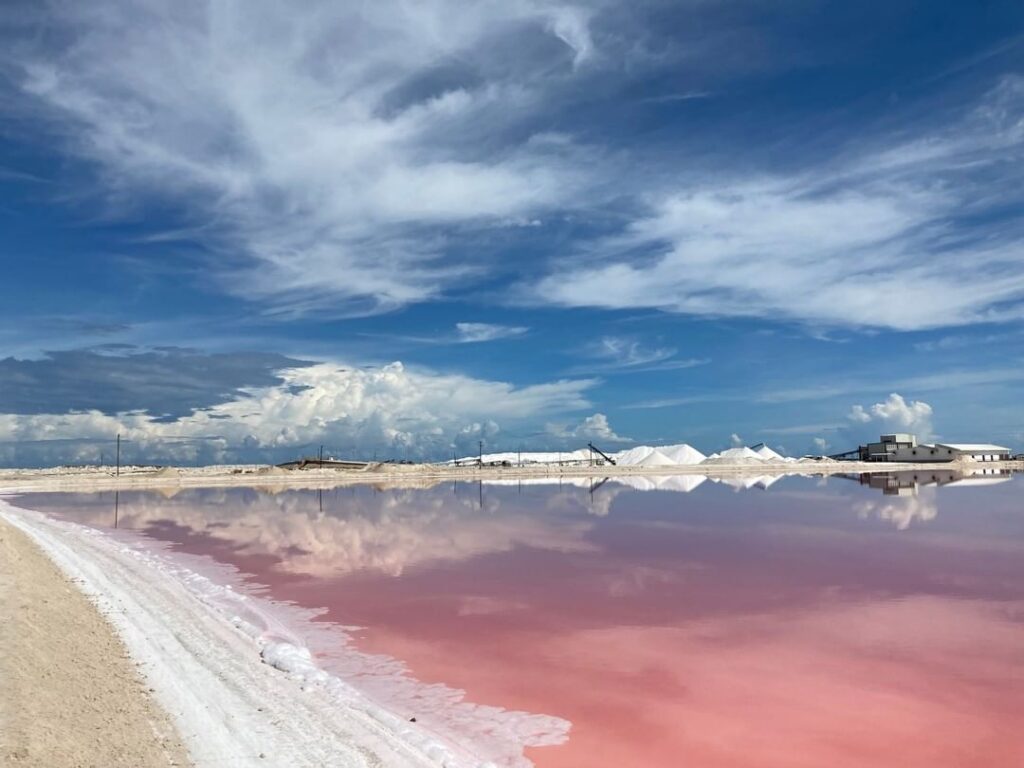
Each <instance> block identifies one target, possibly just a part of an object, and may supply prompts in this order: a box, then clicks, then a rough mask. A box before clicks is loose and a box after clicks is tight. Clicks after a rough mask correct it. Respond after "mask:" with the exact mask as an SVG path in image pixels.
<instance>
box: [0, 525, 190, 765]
mask: <svg viewBox="0 0 1024 768" xmlns="http://www.w3.org/2000/svg"><path fill="white" fill-rule="evenodd" d="M0 617H2V620H0V763H2V764H3V765H6V766H11V768H29V767H30V766H31V767H32V768H117V767H120V766H123V767H124V768H165V766H187V765H190V762H189V759H188V757H187V754H186V752H185V750H184V748H183V747H182V745H181V742H180V741H179V739H178V737H177V735H176V733H175V731H174V728H173V726H172V724H171V721H170V719H169V718H168V716H167V715H166V714H165V713H164V712H163V711H162V710H161V709H160V707H159V706H157V705H156V703H155V702H154V700H153V698H152V696H151V694H150V692H149V689H148V687H147V686H146V684H145V683H144V682H143V680H142V678H141V676H140V675H139V673H138V671H137V669H136V667H135V664H134V663H133V662H132V660H131V659H130V658H129V657H128V652H127V651H126V649H125V647H124V645H123V644H122V643H121V641H120V640H119V639H118V638H117V636H116V635H115V634H114V632H113V629H112V628H111V626H110V625H109V624H108V623H107V621H106V620H105V619H104V618H103V616H101V615H100V612H99V611H98V610H97V608H96V607H95V606H94V605H93V604H92V603H91V602H89V600H88V599H87V598H86V597H85V595H84V594H82V592H81V591H79V589H78V588H77V587H76V585H75V584H74V583H72V582H71V581H70V580H69V579H68V578H66V577H65V576H64V575H63V574H62V573H61V572H60V571H59V570H58V568H57V567H56V565H54V564H53V562H51V561H50V560H49V559H48V558H47V557H46V556H45V555H44V554H43V553H42V552H41V551H40V550H39V548H38V547H37V546H36V545H35V544H34V543H33V542H32V541H30V540H29V538H28V537H27V536H26V535H25V534H24V533H22V532H20V531H18V530H17V529H15V528H14V527H12V526H11V525H9V524H8V523H6V522H4V521H3V520H2V519H0Z"/></svg>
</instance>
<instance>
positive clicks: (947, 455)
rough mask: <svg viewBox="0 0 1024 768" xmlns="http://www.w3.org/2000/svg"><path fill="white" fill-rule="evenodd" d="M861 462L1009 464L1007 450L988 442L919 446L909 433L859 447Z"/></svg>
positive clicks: (926, 444) (883, 437) (913, 436)
mask: <svg viewBox="0 0 1024 768" xmlns="http://www.w3.org/2000/svg"><path fill="white" fill-rule="evenodd" d="M858 454H859V458H860V460H861V461H900V462H908V463H919V462H949V461H959V460H965V461H981V462H985V461H1009V460H1010V449H1009V448H1005V447H1003V446H1001V445H990V444H988V443H936V444H934V445H931V444H928V443H922V444H920V445H918V443H917V437H916V436H915V435H908V434H893V435H882V436H881V437H880V438H879V441H878V442H877V443H868V444H867V445H862V446H861V447H860V449H859V451H858Z"/></svg>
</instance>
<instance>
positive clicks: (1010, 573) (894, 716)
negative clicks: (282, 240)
mask: <svg viewBox="0 0 1024 768" xmlns="http://www.w3.org/2000/svg"><path fill="white" fill-rule="evenodd" d="M933 474H934V477H932V476H931V475H929V476H927V477H925V476H921V477H918V478H917V479H916V480H915V479H914V478H913V477H912V476H909V475H907V476H888V477H873V478H871V479H867V478H864V479H861V478H858V477H851V478H843V477H833V478H831V479H829V480H827V481H825V480H823V479H821V478H799V477H787V478H782V479H780V480H778V481H777V482H776V481H774V480H773V479H771V478H761V479H760V480H758V481H750V482H747V483H738V482H734V484H733V485H729V484H726V483H717V482H714V481H710V480H708V481H705V482H700V480H699V478H693V477H688V478H658V479H657V481H656V482H652V481H642V480H634V481H631V482H634V483H635V484H636V485H639V486H641V487H640V488H632V487H629V486H627V485H624V484H622V483H620V482H617V481H615V480H609V481H607V482H604V483H600V484H599V483H593V484H591V483H589V482H588V483H586V484H584V485H582V486H574V485H568V484H566V485H559V484H557V483H555V484H538V485H532V484H531V485H522V486H520V485H517V484H515V483H513V484H510V485H486V484H485V485H483V486H478V485H476V484H473V485H467V484H459V485H457V486H455V485H451V484H448V485H443V486H437V487H434V488H431V489H425V490H387V489H375V488H371V487H364V488H355V489H340V490H331V491H323V492H322V493H321V492H317V491H282V492H278V493H268V492H262V491H257V490H252V489H231V490H226V489H218V490H195V491H180V492H178V493H175V494H171V493H165V494H156V493H141V492H136V493H127V492H123V493H120V494H118V496H117V498H116V517H117V519H116V523H117V526H118V528H119V529H128V530H132V531H135V532H137V533H139V534H142V535H144V536H145V537H148V538H150V539H152V540H155V541H160V542H164V543H166V544H167V545H169V546H170V547H171V549H172V550H174V551H175V552H178V553H182V554H189V555H201V556H204V557H209V558H213V559H214V560H216V561H218V562H220V563H224V564H228V565H231V566H234V567H235V568H237V569H238V571H239V573H240V574H241V578H242V580H243V581H244V583H245V585H247V586H248V587H249V588H251V589H252V590H253V592H254V594H255V593H259V594H261V595H263V596H264V597H266V598H269V599H271V600H273V601H276V602H278V603H282V604H287V605H291V606H299V607H303V608H309V609H323V611H322V612H321V613H320V614H319V615H318V616H317V617H316V619H315V622H316V625H317V627H318V633H317V635H316V644H315V645H313V644H312V643H311V647H314V648H315V650H316V651H317V652H318V655H319V658H320V660H321V662H322V663H323V665H324V666H325V667H326V668H328V669H331V670H332V671H334V672H336V673H337V674H339V675H341V676H348V677H349V678H350V679H352V680H353V682H354V683H355V684H357V685H360V684H361V683H365V687H366V689H367V690H368V691H369V693H370V694H371V695H374V696H379V697H380V698H382V699H383V700H384V701H385V703H389V704H390V705H392V706H394V705H395V702H393V701H392V702H388V701H387V698H388V693H387V689H386V687H385V686H382V685H381V684H380V683H379V681H377V682H376V683H374V682H373V680H371V679H370V677H369V676H364V675H363V673H362V672H360V671H359V670H357V669H356V668H355V667H353V666H352V665H351V663H350V662H349V661H346V659H347V658H348V657H347V656H346V653H348V652H349V651H350V650H352V649H353V648H354V649H356V650H358V651H359V652H362V653H365V654H372V655H379V656H382V657H390V658H392V659H396V660H400V661H401V662H402V663H404V669H405V671H404V672H403V673H402V674H403V675H404V676H406V677H408V678H410V679H415V680H416V681H419V682H421V683H426V684H435V683H436V684H443V686H447V687H448V688H451V689H460V690H462V691H465V698H466V700H467V701H469V702H472V703H474V704H479V705H487V706H488V707H494V708H498V709H499V710H501V711H504V710H510V711H516V712H522V713H531V714H536V715H547V716H551V717H553V718H558V719H559V720H560V721H566V722H567V723H568V724H570V730H569V732H568V737H567V738H566V739H564V740H563V741H562V743H561V744H557V745H551V746H540V747H537V746H535V747H529V748H527V749H526V750H525V755H526V757H527V758H528V760H529V761H532V763H533V764H535V765H537V766H542V767H548V768H568V767H572V768H580V767H582V766H586V767H587V768H598V767H602V766H609V767H610V766H615V767H616V768H623V767H632V766H637V767H638V768H651V767H656V766H673V767H674V766H684V765H685V766H697V767H699V768H821V767H822V766H829V768H847V767H850V768H852V767H854V766H856V767H858V768H861V767H865V768H866V767H868V766H871V767H872V768H877V767H878V766H899V767H900V768H970V767H974V766H976V767H977V768H1002V767H1004V766H1005V767H1007V768H1011V767H1013V766H1019V765H1024V732H1022V730H1021V728H1020V723H1021V714H1022V713H1024V501H1022V499H1024V493H1022V491H1024V484H1022V481H1021V479H1020V478H1012V479H1011V478H973V479H970V480H969V481H968V482H963V481H962V479H960V478H957V477H955V476H951V475H948V473H941V472H939V473H933ZM950 481H954V482H950ZM995 481H1000V482H995ZM657 484H660V486H661V487H660V488H659V487H654V486H655V485H657ZM743 485H748V486H750V487H749V488H744V487H742V486H743ZM17 503H18V504H20V505H22V506H27V507H31V508H34V509H39V510H42V511H45V512H47V513H50V514H53V515H58V516H61V517H65V518H67V519H71V520H74V521H76V522H80V523H85V524H88V525H90V526H96V527H103V528H107V527H113V526H114V523H115V496H114V494H45V495H44V494H40V495H32V496H23V497H21V498H20V499H19V500H18V501H17ZM353 627H358V629H353ZM346 628H347V629H346ZM332 637H336V638H337V639H338V643H337V647H336V648H335V647H332V643H331V638H332ZM346 642H347V645H346ZM363 677H365V679H363ZM375 686H376V687H375ZM405 714H408V715H410V716H415V717H417V719H418V720H422V721H423V722H426V723H427V724H428V725H429V724H431V723H432V720H431V718H432V717H434V718H435V720H437V721H438V723H437V727H438V728H439V729H440V728H441V725H440V723H439V720H440V717H441V715H440V713H437V712H407V713H405ZM460 722H462V721H459V720H455V719H452V720H451V721H450V722H446V724H445V725H444V727H446V728H449V729H453V728H454V729H457V728H459V727H463V726H461V725H460ZM465 727H466V728H471V727H473V726H472V724H470V723H469V722H468V720H467V721H466V722H465ZM503 764H509V765H512V764H522V763H521V762H520V763H514V762H509V761H506V762H504V763H503Z"/></svg>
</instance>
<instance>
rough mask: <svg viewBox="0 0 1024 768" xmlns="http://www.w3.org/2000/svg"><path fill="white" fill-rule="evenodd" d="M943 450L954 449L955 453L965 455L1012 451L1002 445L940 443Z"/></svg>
mask: <svg viewBox="0 0 1024 768" xmlns="http://www.w3.org/2000/svg"><path fill="white" fill-rule="evenodd" d="M938 445H939V446H941V447H942V448H952V449H953V450H954V451H963V452H964V453H1009V452H1010V449H1009V448H1007V447H1005V446H1002V445H992V444H991V443H938Z"/></svg>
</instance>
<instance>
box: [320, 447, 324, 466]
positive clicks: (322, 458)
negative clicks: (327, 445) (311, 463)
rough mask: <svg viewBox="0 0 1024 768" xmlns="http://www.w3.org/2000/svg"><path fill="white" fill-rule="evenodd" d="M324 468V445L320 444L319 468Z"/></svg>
mask: <svg viewBox="0 0 1024 768" xmlns="http://www.w3.org/2000/svg"><path fill="white" fill-rule="evenodd" d="M323 468H324V447H323V446H322V445H321V446H320V469H323Z"/></svg>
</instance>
